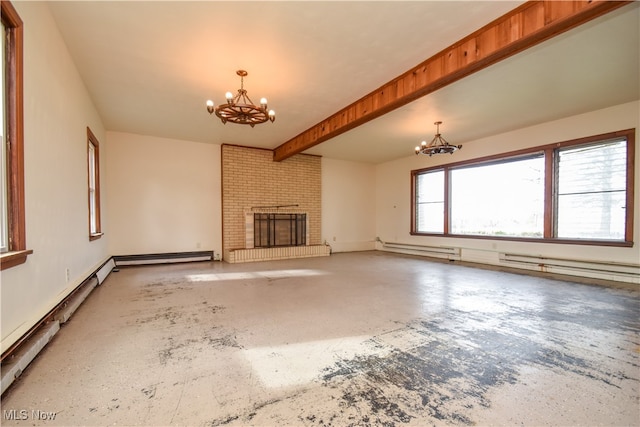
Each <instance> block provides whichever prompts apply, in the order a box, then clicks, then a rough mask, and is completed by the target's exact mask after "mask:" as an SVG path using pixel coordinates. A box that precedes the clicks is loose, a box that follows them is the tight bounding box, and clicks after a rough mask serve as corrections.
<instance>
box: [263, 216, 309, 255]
mask: <svg viewBox="0 0 640 427" xmlns="http://www.w3.org/2000/svg"><path fill="white" fill-rule="evenodd" d="M253 240H254V247H256V248H273V247H278V246H304V245H306V244H307V214H300V213H290V214H285V213H255V214H254V215H253Z"/></svg>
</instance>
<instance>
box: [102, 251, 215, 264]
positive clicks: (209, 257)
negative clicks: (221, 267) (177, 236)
mask: <svg viewBox="0 0 640 427" xmlns="http://www.w3.org/2000/svg"><path fill="white" fill-rule="evenodd" d="M215 255H216V254H215V253H214V251H197V252H172V253H161V254H142V255H114V257H113V260H114V261H115V263H116V266H118V267H121V266H127V265H151V264H175V263H182V262H198V261H215V260H216V256H215Z"/></svg>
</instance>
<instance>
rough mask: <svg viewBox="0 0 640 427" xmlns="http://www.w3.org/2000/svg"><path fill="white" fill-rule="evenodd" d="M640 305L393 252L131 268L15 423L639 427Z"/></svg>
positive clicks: (102, 291)
mask: <svg viewBox="0 0 640 427" xmlns="http://www.w3.org/2000/svg"><path fill="white" fill-rule="evenodd" d="M639 302H640V296H639V293H638V292H637V291H631V290H624V289H611V288H604V287H598V286H588V285H580V284H575V283H569V282H562V281H556V280H548V279H540V278H536V277H530V276H524V275H516V274H509V273H503V272H495V271H488V270H479V269H474V268H469V267H463V266H458V265H455V264H446V263H434V262H429V261H426V260H424V259H419V258H415V257H409V256H397V255H390V254H384V253H380V252H363V253H350V254H334V255H332V256H331V257H325V258H313V259H303V260H289V261H273V262H265V263H252V264H234V265H232V264H226V263H220V262H214V263H193V264H181V265H168V266H153V267H135V268H126V269H122V270H121V271H120V272H118V273H112V274H111V275H110V276H109V278H108V279H107V281H106V282H105V283H104V284H103V285H102V286H100V287H98V288H97V289H96V290H95V291H94V292H93V294H92V295H91V296H90V297H89V298H88V299H87V301H86V302H85V304H84V305H83V306H82V307H81V308H80V309H79V311H78V312H76V314H75V316H74V317H73V318H72V319H71V321H70V322H69V323H68V324H66V325H65V326H64V327H63V328H62V330H61V331H60V333H58V335H57V336H56V337H55V338H54V340H53V341H52V342H51V343H50V344H49V346H48V347H47V348H46V349H45V351H44V352H43V353H42V354H41V356H39V357H38V358H37V359H36V361H35V362H34V363H33V364H32V366H31V367H30V368H29V369H28V370H27V371H26V372H25V373H24V374H23V376H22V377H21V378H20V379H19V380H18V381H17V382H16V383H15V384H14V386H13V387H12V388H11V389H10V390H9V391H8V392H7V393H5V395H4V396H3V398H2V410H3V419H2V424H3V425H48V426H51V425H66V426H72V425H145V426H157V425H158V426H159V425H188V426H218V425H304V426H328V425H335V426H345V425H385V426H392V425H403V424H407V425H638V424H640V400H639V399H640V394H639V386H640V333H639V332H640V316H639V314H640V304H639ZM11 410H15V411H14V412H13V413H14V414H18V415H20V414H26V415H27V416H26V418H27V419H25V420H24V421H16V420H13V421H11V420H7V418H8V417H7V414H10V413H11ZM33 411H42V412H40V418H47V415H50V416H49V418H50V419H48V420H43V419H40V420H39V419H37V418H38V417H37V415H38V412H33ZM43 414H44V415H43ZM53 415H55V419H51V416H53ZM9 418H11V416H10V415H9Z"/></svg>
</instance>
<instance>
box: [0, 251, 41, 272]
mask: <svg viewBox="0 0 640 427" xmlns="http://www.w3.org/2000/svg"><path fill="white" fill-rule="evenodd" d="M32 253H33V251H32V250H31V249H25V250H23V251H13V252H6V253H4V254H1V255H0V270H6V269H8V268H11V267H15V266H16V265H20V264H24V262H25V261H26V260H27V256H29V255H31V254H32Z"/></svg>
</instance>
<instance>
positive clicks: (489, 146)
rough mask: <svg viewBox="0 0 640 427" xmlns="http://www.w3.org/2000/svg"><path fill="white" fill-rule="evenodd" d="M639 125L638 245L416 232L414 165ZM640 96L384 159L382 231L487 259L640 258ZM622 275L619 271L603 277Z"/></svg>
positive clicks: (379, 176)
mask: <svg viewBox="0 0 640 427" xmlns="http://www.w3.org/2000/svg"><path fill="white" fill-rule="evenodd" d="M630 128H636V151H635V155H636V158H635V165H636V166H635V182H636V185H635V195H634V199H635V202H634V204H635V207H634V212H635V215H636V218H635V223H634V238H633V240H634V242H636V243H635V245H634V247H632V248H626V247H605V246H583V245H564V244H549V243H547V244H543V243H527V242H513V241H504V240H498V239H496V240H484V239H482V240H481V239H462V238H446V237H426V236H411V235H410V229H411V221H410V214H411V213H410V209H411V188H410V173H411V170H414V169H420V168H425V167H430V166H436V165H438V164H444V163H446V162H452V161H454V162H457V161H463V160H467V159H473V158H478V157H483V156H488V155H492V154H497V153H503V152H508V151H514V150H518V149H522V148H527V147H533V146H538V145H544V144H549V143H553V142H561V141H566V140H571V139H577V138H581V137H586V136H591V135H597V134H602V133H608V132H613V131H617V130H624V129H630ZM638 128H640V102H638V101H635V102H631V103H627V104H622V105H618V106H614V107H611V108H606V109H603V110H599V111H594V112H591V113H587V114H581V115H578V116H573V117H568V118H564V119H560V120H556V121H552V122H548V123H543V124H541V125H537V126H532V127H529V128H524V129H519V130H516V131H513V132H508V133H504V134H500V135H494V136H492V137H489V138H484V139H481V140H477V141H471V142H466V143H464V147H463V149H462V150H460V151H458V152H456V153H455V154H454V155H453V156H434V157H426V156H415V155H410V156H408V157H407V158H403V159H399V160H396V161H393V162H388V163H384V164H381V165H378V167H377V173H376V182H377V193H376V218H377V235H378V236H379V237H380V238H381V240H383V241H390V242H402V243H410V244H417V245H433V246H453V247H457V248H462V260H463V261H469V262H479V263H487V264H500V261H499V254H500V253H501V252H511V253H519V254H531V255H541V256H546V257H561V258H573V259H581V260H596V261H604V262H619V263H630V264H638V262H639V261H640V249H639V248H640V246H639V245H638V242H639V241H640V221H638V216H639V213H640V207H639V201H640V185H637V183H639V182H640V167H639V166H638V165H639V164H640V149H638V144H640V138H639V136H638ZM378 248H381V246H380V245H378ZM600 278H607V279H614V280H618V279H619V278H617V277H613V276H611V277H600Z"/></svg>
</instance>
